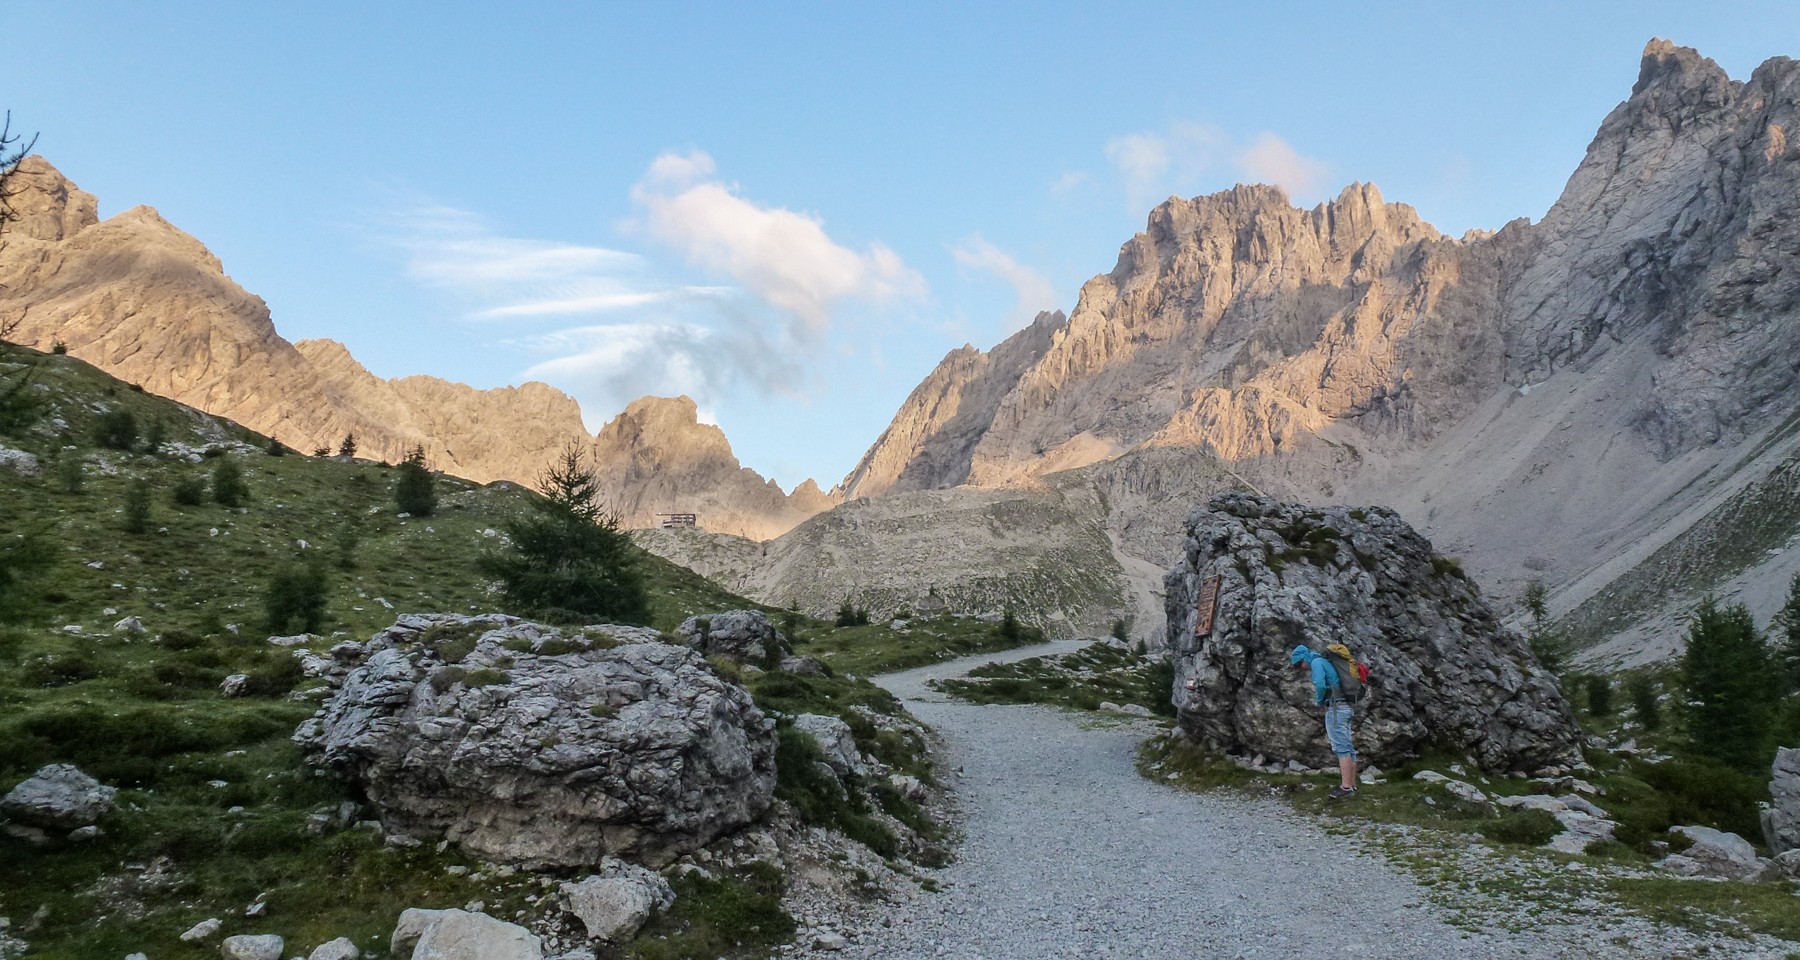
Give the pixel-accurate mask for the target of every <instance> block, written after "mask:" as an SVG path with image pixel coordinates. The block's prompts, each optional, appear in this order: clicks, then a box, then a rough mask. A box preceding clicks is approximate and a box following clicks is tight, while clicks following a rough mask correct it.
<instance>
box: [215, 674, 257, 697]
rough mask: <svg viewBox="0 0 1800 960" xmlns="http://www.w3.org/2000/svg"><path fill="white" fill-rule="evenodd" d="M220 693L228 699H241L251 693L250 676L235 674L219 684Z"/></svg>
mask: <svg viewBox="0 0 1800 960" xmlns="http://www.w3.org/2000/svg"><path fill="white" fill-rule="evenodd" d="M219 692H220V693H222V694H224V695H225V696H227V697H234V698H235V697H241V696H244V695H246V694H248V693H249V692H250V676H249V674H244V673H234V674H232V675H231V676H229V677H226V678H225V679H224V680H222V681H220V682H219Z"/></svg>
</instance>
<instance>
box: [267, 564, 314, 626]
mask: <svg viewBox="0 0 1800 960" xmlns="http://www.w3.org/2000/svg"><path fill="white" fill-rule="evenodd" d="M327 592H328V584H327V583H326V580H325V571H324V569H323V568H321V567H320V566H319V565H318V564H316V563H305V562H302V561H299V560H294V561H290V562H288V563H284V564H282V565H281V566H279V567H277V568H275V570H274V572H273V573H271V574H270V575H269V582H268V585H267V587H266V588H265V589H264V591H263V623H264V625H265V626H266V627H267V628H268V630H269V632H270V633H276V634H280V633H318V632H320V629H321V628H322V627H323V626H324V624H325V600H326V594H327Z"/></svg>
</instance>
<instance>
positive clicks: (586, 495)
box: [478, 444, 650, 623]
mask: <svg viewBox="0 0 1800 960" xmlns="http://www.w3.org/2000/svg"><path fill="white" fill-rule="evenodd" d="M538 489H539V490H540V492H541V493H542V494H543V496H542V497H541V498H539V499H536V500H533V501H532V502H531V505H530V507H529V508H528V509H527V510H526V512H525V513H524V514H522V515H520V516H517V517H515V518H513V519H512V520H510V521H508V522H507V524H506V532H507V535H508V537H509V539H510V540H511V541H512V543H511V547H510V549H509V550H508V551H506V552H492V553H487V554H483V555H482V557H481V558H480V560H479V561H478V564H479V567H480V569H481V571H482V572H483V573H485V574H486V575H488V576H490V577H493V578H495V579H497V580H499V581H500V587H501V592H502V594H503V595H504V597H505V599H506V603H507V604H508V606H509V607H511V608H513V609H514V610H517V611H522V612H529V613H533V614H537V615H542V616H547V617H553V618H557V619H565V620H611V621H614V622H619V623H643V622H644V621H645V620H647V619H648V618H649V615H650V598H649V595H648V594H647V593H646V591H645V589H644V581H643V574H642V573H641V572H640V571H639V570H638V566H637V548H636V547H635V546H634V545H633V544H632V542H631V537H630V536H629V535H627V534H626V533H625V531H623V530H621V529H620V528H619V518H618V515H617V514H614V513H611V512H609V511H607V510H605V509H604V508H602V507H601V505H600V502H599V494H600V481H599V479H598V477H596V476H595V474H594V471H593V469H592V468H591V467H589V466H588V464H587V460H586V457H585V456H584V455H583V454H582V452H581V449H580V447H578V446H575V445H573V444H571V445H570V446H568V447H566V448H564V450H563V452H562V454H561V455H560V456H558V457H557V459H556V461H555V462H554V463H553V464H552V465H551V466H550V468H549V469H548V470H546V471H545V472H544V474H543V476H542V477H541V478H540V479H539V483H538Z"/></svg>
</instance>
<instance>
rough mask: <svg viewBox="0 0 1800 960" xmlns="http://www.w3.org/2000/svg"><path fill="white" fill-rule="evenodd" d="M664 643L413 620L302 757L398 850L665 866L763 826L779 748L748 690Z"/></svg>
mask: <svg viewBox="0 0 1800 960" xmlns="http://www.w3.org/2000/svg"><path fill="white" fill-rule="evenodd" d="M654 636H655V632H654V631H646V630H643V629H642V628H625V627H620V628H614V627H609V626H604V625H602V626H593V627H584V628H582V629H581V630H580V631H577V632H572V633H570V634H569V635H566V636H565V635H564V634H562V633H561V632H559V631H557V630H556V629H554V628H551V627H544V626H540V625H537V624H533V623H528V622H525V621H522V620H518V619H516V618H512V617H502V616H497V615H495V616H488V617H480V618H471V617H456V616H439V617H436V618H425V617H420V616H417V615H414V616H409V617H404V618H402V619H401V621H399V622H397V623H396V624H395V625H394V626H393V627H390V628H389V629H387V630H385V631H382V632H381V633H379V634H377V635H376V636H375V637H374V638H372V639H371V640H370V641H369V642H368V643H366V644H364V645H363V650H362V652H361V654H360V658H361V659H360V660H359V662H357V663H356V664H355V665H354V666H353V667H351V668H350V669H348V670H346V671H345V673H344V675H343V678H342V679H341V680H340V681H336V682H337V683H338V686H337V687H336V689H335V690H334V691H333V693H332V694H331V696H330V698H329V699H327V700H326V701H325V703H324V705H323V707H322V708H321V709H320V710H319V712H318V714H317V715H316V716H314V717H313V718H312V719H311V720H308V721H307V722H306V723H304V724H302V725H301V727H300V729H299V730H298V731H297V732H296V733H295V735H294V739H295V741H296V742H297V743H299V744H300V746H301V748H302V750H303V751H304V753H305V755H306V757H307V759H308V760H309V761H310V762H311V763H313V764H315V765H318V766H321V767H324V768H326V769H328V770H330V771H332V772H334V773H335V774H337V775H338V776H340V777H342V778H344V779H346V780H350V781H352V782H354V783H357V784H358V785H360V786H361V788H362V790H363V791H364V793H365V794H366V795H367V797H368V799H369V800H370V801H371V802H372V803H373V804H374V805H375V807H376V808H377V810H378V811H379V813H380V816H381V820H382V824H383V826H384V828H385V829H386V831H387V832H388V833H397V834H405V835H408V836H417V837H423V836H436V835H443V836H445V837H447V838H448V839H450V840H452V841H455V842H457V843H460V844H461V845H462V846H463V847H464V848H466V849H468V850H470V851H472V852H474V853H476V854H478V855H480V856H482V857H485V858H487V859H490V860H495V861H499V862H502V863H507V864H514V865H517V866H524V867H531V868H555V867H580V866H593V865H596V864H599V863H600V862H602V859H603V858H604V857H605V856H607V855H609V854H623V855H629V856H631V857H632V858H633V859H637V860H640V861H643V862H647V863H651V864H654V865H661V864H664V863H668V862H670V861H672V860H673V859H675V858H676V857H679V856H680V855H681V854H683V853H686V852H688V851H690V850H693V849H696V848H698V847H700V846H701V845H703V844H705V843H706V842H708V841H710V840H711V839H713V838H714V837H716V836H718V835H720V834H722V833H725V832H728V831H730V830H733V829H736V828H737V827H740V826H742V825H744V824H747V823H749V822H751V821H752V820H755V819H756V818H757V817H759V816H760V815H761V814H762V813H763V811H764V810H766V809H767V808H768V806H769V804H770V802H771V801H772V799H773V796H774V789H775V739H774V734H773V726H774V725H773V722H772V721H770V720H768V719H767V718H765V717H764V716H763V714H762V711H761V710H759V709H758V708H757V707H756V704H755V703H754V702H753V701H752V700H751V699H750V695H749V694H748V693H747V692H746V691H745V690H744V689H743V688H742V687H739V686H737V685H735V684H733V683H730V682H728V681H726V680H724V679H721V678H720V677H719V675H718V674H717V673H715V672H714V671H713V670H712V669H711V668H710V666H709V665H708V664H707V663H706V662H705V661H704V660H703V659H702V658H701V656H700V655H699V654H698V653H697V652H695V651H693V650H689V649H687V648H685V647H680V646H675V645H673V644H668V643H660V642H656V641H655V640H654V639H649V640H648V642H645V641H646V639H647V638H654Z"/></svg>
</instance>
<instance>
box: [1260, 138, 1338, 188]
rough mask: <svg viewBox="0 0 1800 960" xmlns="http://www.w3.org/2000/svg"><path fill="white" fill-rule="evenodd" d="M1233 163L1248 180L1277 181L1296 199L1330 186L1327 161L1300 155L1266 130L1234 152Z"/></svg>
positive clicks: (1329, 166) (1275, 182)
mask: <svg viewBox="0 0 1800 960" xmlns="http://www.w3.org/2000/svg"><path fill="white" fill-rule="evenodd" d="M1237 165H1238V169H1239V170H1241V171H1243V173H1244V176H1246V177H1248V178H1249V179H1251V180H1253V181H1258V182H1261V183H1273V184H1278V185H1280V186H1281V187H1282V188H1284V189H1286V190H1287V192H1288V196H1290V197H1294V198H1296V199H1298V198H1301V197H1307V198H1311V197H1316V196H1318V195H1319V193H1320V192H1321V191H1323V190H1324V189H1325V188H1326V187H1327V186H1329V185H1330V177H1331V165H1330V164H1328V163H1326V162H1325V161H1323V160H1316V159H1314V158H1312V157H1306V156H1301V154H1300V151H1298V150H1295V149H1294V148H1293V146H1292V145H1291V144H1289V143H1288V142H1287V141H1286V140H1283V139H1281V138H1280V137H1278V136H1276V135H1274V134H1273V133H1269V132H1268V131H1266V130H1265V131H1263V132H1262V133H1259V134H1257V135H1256V139H1254V140H1252V141H1251V142H1250V146H1248V147H1246V148H1245V149H1244V150H1243V151H1241V152H1240V153H1239V154H1238V155H1237Z"/></svg>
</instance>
